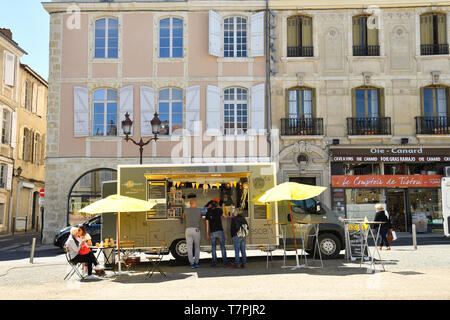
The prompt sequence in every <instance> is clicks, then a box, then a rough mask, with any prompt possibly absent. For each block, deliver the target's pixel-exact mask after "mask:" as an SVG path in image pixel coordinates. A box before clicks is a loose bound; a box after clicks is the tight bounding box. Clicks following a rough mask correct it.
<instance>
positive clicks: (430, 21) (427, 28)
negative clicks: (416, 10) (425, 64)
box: [420, 13, 448, 55]
mask: <svg viewBox="0 0 450 320" xmlns="http://www.w3.org/2000/svg"><path fill="white" fill-rule="evenodd" d="M446 19H447V18H446V16H445V14H441V13H427V14H423V15H421V16H420V52H421V54H422V55H433V54H448V43H447V21H446Z"/></svg>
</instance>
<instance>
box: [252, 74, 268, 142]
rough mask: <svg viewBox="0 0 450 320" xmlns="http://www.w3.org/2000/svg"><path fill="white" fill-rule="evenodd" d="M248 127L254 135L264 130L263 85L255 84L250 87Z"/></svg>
mask: <svg viewBox="0 0 450 320" xmlns="http://www.w3.org/2000/svg"><path fill="white" fill-rule="evenodd" d="M250 98H251V107H250V129H251V131H252V132H253V133H254V134H256V135H261V134H262V130H264V122H265V121H264V115H265V85H264V83H261V84H257V85H255V86H253V87H252V89H251V96H250Z"/></svg>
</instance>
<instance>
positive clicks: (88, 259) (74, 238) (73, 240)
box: [65, 227, 98, 279]
mask: <svg viewBox="0 0 450 320" xmlns="http://www.w3.org/2000/svg"><path fill="white" fill-rule="evenodd" d="M81 234H82V230H81V229H80V228H77V227H72V228H71V229H70V236H69V238H68V239H67V241H66V244H65V246H66V248H67V251H68V254H69V259H70V261H71V262H72V263H82V262H84V263H86V264H87V267H88V277H87V279H95V278H96V276H95V275H93V274H92V265H93V264H94V265H95V266H97V265H98V262H97V259H96V258H95V256H94V254H93V253H92V252H91V251H89V252H88V253H86V254H80V250H81V249H82V247H85V246H86V239H83V238H82V236H81Z"/></svg>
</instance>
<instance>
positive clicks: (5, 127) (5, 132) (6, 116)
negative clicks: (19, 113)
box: [2, 109, 11, 144]
mask: <svg viewBox="0 0 450 320" xmlns="http://www.w3.org/2000/svg"><path fill="white" fill-rule="evenodd" d="M10 133H11V112H10V111H8V110H5V109H3V118H2V143H3V144H10V141H11V139H10Z"/></svg>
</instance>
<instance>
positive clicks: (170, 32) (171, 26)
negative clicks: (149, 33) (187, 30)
mask: <svg viewBox="0 0 450 320" xmlns="http://www.w3.org/2000/svg"><path fill="white" fill-rule="evenodd" d="M166 19H169V56H168V57H162V56H161V21H163V20H166ZM173 19H178V20H180V21H181V29H182V32H183V34H182V36H181V38H182V39H183V46H182V47H181V57H174V56H173V48H174V47H173ZM158 42H159V50H158V57H159V58H161V59H168V58H174V59H181V58H183V57H184V52H183V49H184V20H183V18H178V17H167V18H162V19H160V20H159V28H158ZM164 48H166V47H164Z"/></svg>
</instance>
